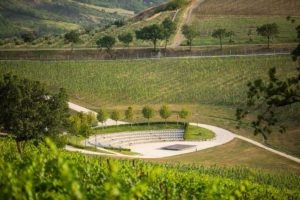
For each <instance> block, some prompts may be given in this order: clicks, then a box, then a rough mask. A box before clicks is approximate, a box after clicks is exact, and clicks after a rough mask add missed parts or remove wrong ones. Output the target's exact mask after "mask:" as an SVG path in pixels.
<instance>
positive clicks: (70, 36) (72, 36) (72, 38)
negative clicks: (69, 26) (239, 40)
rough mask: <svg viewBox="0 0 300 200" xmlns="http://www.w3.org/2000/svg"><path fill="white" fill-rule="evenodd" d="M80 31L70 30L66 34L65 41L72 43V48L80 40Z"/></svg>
mask: <svg viewBox="0 0 300 200" xmlns="http://www.w3.org/2000/svg"><path fill="white" fill-rule="evenodd" d="M79 40H80V39H79V33H78V32H77V31H74V30H73V31H70V32H69V33H66V34H65V41H67V42H68V43H71V48H72V50H73V47H74V44H75V43H77V42H79Z"/></svg>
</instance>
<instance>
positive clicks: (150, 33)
mask: <svg viewBox="0 0 300 200" xmlns="http://www.w3.org/2000/svg"><path fill="white" fill-rule="evenodd" d="M135 35H136V38H137V39H140V40H150V41H151V42H152V43H153V46H154V47H153V48H154V51H156V44H157V41H158V40H161V39H163V29H162V28H161V26H159V25H157V24H153V25H149V26H145V27H144V28H142V29H140V30H136V31H135Z"/></svg>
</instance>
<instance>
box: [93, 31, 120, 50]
mask: <svg viewBox="0 0 300 200" xmlns="http://www.w3.org/2000/svg"><path fill="white" fill-rule="evenodd" d="M115 43H116V39H115V38H114V37H112V36H109V35H106V36H103V37H101V38H100V39H99V40H97V42H96V44H97V46H98V48H106V51H107V52H108V53H110V51H111V49H112V48H113V46H114V45H115Z"/></svg>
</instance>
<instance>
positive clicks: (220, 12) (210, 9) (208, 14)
mask: <svg viewBox="0 0 300 200" xmlns="http://www.w3.org/2000/svg"><path fill="white" fill-rule="evenodd" d="M216 5H218V6H216ZM299 13H300V3H299V1H297V0H287V1H281V0H258V1H247V0H240V1H234V0H207V1H205V2H204V3H202V4H200V6H199V7H198V8H197V10H196V11H195V12H194V17H193V24H194V25H195V26H196V27H198V30H199V31H200V37H198V38H197V39H196V41H195V43H194V45H210V44H218V43H219V41H218V40H217V39H213V38H212V37H211V33H212V31H213V30H214V29H217V28H226V29H227V30H232V31H234V32H235V34H236V36H235V37H234V38H233V39H234V41H235V43H239V44H245V43H249V37H248V35H247V34H248V31H249V29H250V30H251V31H252V36H251V37H252V40H253V41H252V42H250V43H253V44H257V43H266V41H265V39H264V38H263V37H261V36H257V34H256V27H257V26H259V25H262V24H265V23H274V22H276V23H277V24H278V25H279V30H280V33H279V35H278V36H276V37H275V38H274V39H273V42H274V43H289V42H295V40H296V34H295V27H296V26H297V25H299V16H300V14H299ZM287 16H294V17H296V18H295V19H296V23H295V24H292V23H291V22H288V21H287V20H286V17H287ZM225 43H228V39H226V41H225Z"/></svg>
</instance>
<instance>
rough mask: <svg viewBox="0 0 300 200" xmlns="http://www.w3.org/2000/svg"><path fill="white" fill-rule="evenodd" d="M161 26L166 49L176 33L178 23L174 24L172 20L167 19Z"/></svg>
mask: <svg viewBox="0 0 300 200" xmlns="http://www.w3.org/2000/svg"><path fill="white" fill-rule="evenodd" d="M161 26H162V29H163V38H164V39H165V49H166V48H167V45H168V42H169V39H170V37H171V35H173V34H174V33H175V32H176V23H175V22H173V21H172V20H171V19H170V18H166V19H165V20H164V21H163V22H162V24H161Z"/></svg>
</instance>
